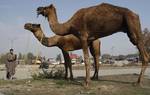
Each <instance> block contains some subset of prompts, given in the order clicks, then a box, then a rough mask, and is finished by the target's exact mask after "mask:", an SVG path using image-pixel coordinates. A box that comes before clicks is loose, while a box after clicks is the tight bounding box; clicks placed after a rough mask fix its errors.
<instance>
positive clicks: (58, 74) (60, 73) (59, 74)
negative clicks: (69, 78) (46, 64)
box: [32, 66, 65, 80]
mask: <svg viewBox="0 0 150 95" xmlns="http://www.w3.org/2000/svg"><path fill="white" fill-rule="evenodd" d="M42 71H43V72H42V73H38V74H33V75H32V78H33V79H35V80H40V79H51V78H54V79H60V78H63V77H64V75H65V71H64V69H62V68H56V66H54V67H53V68H52V70H51V71H50V72H49V71H48V70H46V69H42Z"/></svg>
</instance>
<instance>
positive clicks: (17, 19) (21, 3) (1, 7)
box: [0, 0, 150, 57]
mask: <svg viewBox="0 0 150 95" xmlns="http://www.w3.org/2000/svg"><path fill="white" fill-rule="evenodd" d="M102 2H107V3H111V4H114V5H118V6H122V7H127V8H129V9H131V10H132V11H134V12H136V13H138V14H139V15H140V19H141V25H142V29H144V28H145V27H147V28H150V12H149V11H150V0H0V53H5V52H8V50H9V48H11V43H12V42H11V41H13V48H14V49H15V51H16V52H17V53H18V52H22V53H26V52H29V51H30V52H33V53H34V54H37V52H38V51H40V52H41V54H42V55H45V56H47V57H55V56H56V54H58V53H60V52H61V51H60V50H59V49H58V48H56V47H53V48H46V47H44V46H42V45H41V44H40V43H39V42H38V41H37V39H35V37H34V36H33V34H32V33H30V32H29V31H27V30H24V27H23V26H24V24H25V23H27V22H31V23H40V24H41V25H42V29H43V30H44V33H45V34H46V35H47V36H53V35H54V34H53V33H52V31H51V29H50V28H49V26H48V22H47V20H46V19H45V18H44V17H42V16H40V17H39V18H37V15H36V8H37V7H39V6H46V5H50V4H54V6H55V7H56V9H57V15H58V19H59V21H60V22H65V21H67V20H68V19H70V18H71V16H72V15H73V14H74V13H75V12H76V11H77V10H79V9H80V8H84V7H89V6H94V5H98V4H100V3H102ZM101 42H102V45H101V52H102V54H103V53H111V54H113V55H118V54H129V53H135V52H137V50H136V48H135V47H134V46H133V45H132V44H131V43H130V41H129V39H128V37H127V36H126V34H124V33H117V34H114V35H112V36H109V37H105V38H102V39H101ZM73 53H78V54H79V55H81V54H82V51H81V50H80V51H79V50H78V51H74V52H73Z"/></svg>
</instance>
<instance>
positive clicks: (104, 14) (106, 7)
mask: <svg viewBox="0 0 150 95" xmlns="http://www.w3.org/2000/svg"><path fill="white" fill-rule="evenodd" d="M37 13H38V15H39V14H41V15H43V16H45V17H48V21H49V23H50V27H51V29H52V31H53V32H54V33H55V34H57V35H67V34H74V35H75V36H77V37H79V39H80V41H81V44H82V49H83V54H84V60H85V67H86V86H88V84H89V82H90V67H89V51H88V41H89V40H90V41H93V40H95V39H98V38H102V37H106V36H109V35H112V34H114V33H116V32H119V31H122V32H124V33H126V34H127V35H128V37H129V39H130V41H131V42H132V43H133V44H134V45H136V46H137V48H138V50H139V52H140V54H141V56H142V69H141V73H140V76H139V78H138V81H137V83H138V84H140V83H141V81H142V79H143V75H144V72H145V70H146V67H147V65H148V62H149V60H150V58H149V55H148V53H147V51H146V49H145V46H144V44H143V40H142V33H141V25H140V20H139V16H138V15H137V14H135V13H134V12H132V11H131V10H129V9H127V8H123V7H118V6H114V5H111V4H107V3H102V4H100V5H96V6H92V7H89V8H82V9H80V10H78V11H77V12H76V13H75V14H74V15H73V16H72V17H71V19H69V20H68V21H67V22H65V23H61V24H60V23H59V22H58V19H57V14H56V9H55V7H54V6H53V5H52V4H51V5H49V6H46V7H39V8H37Z"/></svg>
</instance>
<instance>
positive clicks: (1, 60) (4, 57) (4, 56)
mask: <svg viewBox="0 0 150 95" xmlns="http://www.w3.org/2000/svg"><path fill="white" fill-rule="evenodd" d="M6 60H7V54H1V56H0V64H4V63H6Z"/></svg>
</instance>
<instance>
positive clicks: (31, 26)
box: [24, 23, 41, 33]
mask: <svg viewBox="0 0 150 95" xmlns="http://www.w3.org/2000/svg"><path fill="white" fill-rule="evenodd" d="M24 29H26V30H29V31H31V32H33V33H34V32H36V31H38V30H39V29H41V27H40V24H32V23H26V24H25V25H24Z"/></svg>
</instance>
